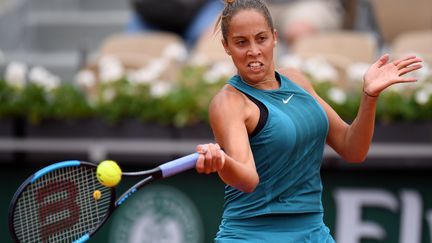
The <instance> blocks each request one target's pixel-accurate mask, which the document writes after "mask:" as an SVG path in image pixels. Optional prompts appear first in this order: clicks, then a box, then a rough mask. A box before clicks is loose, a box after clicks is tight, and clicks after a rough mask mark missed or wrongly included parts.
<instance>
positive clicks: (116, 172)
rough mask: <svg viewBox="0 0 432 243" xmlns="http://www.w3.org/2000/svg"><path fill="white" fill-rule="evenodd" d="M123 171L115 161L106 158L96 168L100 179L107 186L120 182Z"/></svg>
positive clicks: (113, 185)
mask: <svg viewBox="0 0 432 243" xmlns="http://www.w3.org/2000/svg"><path fill="white" fill-rule="evenodd" d="M121 176H122V171H121V169H120V167H119V166H118V165H117V163H116V162H115V161H112V160H104V161H102V162H101V163H100V164H99V165H98V167H97V169H96V177H97V179H98V181H99V182H100V183H101V184H102V185H104V186H107V187H115V186H117V184H119V183H120V180H121Z"/></svg>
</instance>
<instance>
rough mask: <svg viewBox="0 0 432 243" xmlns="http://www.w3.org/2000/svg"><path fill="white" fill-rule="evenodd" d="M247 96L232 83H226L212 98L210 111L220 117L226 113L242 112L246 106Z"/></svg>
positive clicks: (212, 114) (211, 114)
mask: <svg viewBox="0 0 432 243" xmlns="http://www.w3.org/2000/svg"><path fill="white" fill-rule="evenodd" d="M245 103H246V101H245V96H244V95H243V94H242V93H241V92H240V91H238V90H237V89H235V88H234V87H233V86H231V85H228V84H227V85H225V86H224V87H223V88H222V89H221V90H220V91H219V92H218V93H217V94H216V95H215V96H214V97H213V99H212V100H211V102H210V107H209V113H210V118H211V117H212V116H216V117H218V116H219V115H221V116H223V115H224V114H225V115H226V114H231V115H236V114H239V113H242V112H241V111H242V107H244V106H245Z"/></svg>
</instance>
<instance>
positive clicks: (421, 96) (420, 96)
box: [414, 89, 431, 105]
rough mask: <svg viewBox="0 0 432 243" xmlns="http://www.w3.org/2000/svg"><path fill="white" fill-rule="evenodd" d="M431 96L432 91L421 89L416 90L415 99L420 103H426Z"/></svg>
mask: <svg viewBox="0 0 432 243" xmlns="http://www.w3.org/2000/svg"><path fill="white" fill-rule="evenodd" d="M430 96H431V92H429V91H427V90H424V89H422V90H419V91H418V92H416V94H415V97H414V98H415V101H416V102H417V104H419V105H425V104H426V103H427V102H428V101H429V99H430Z"/></svg>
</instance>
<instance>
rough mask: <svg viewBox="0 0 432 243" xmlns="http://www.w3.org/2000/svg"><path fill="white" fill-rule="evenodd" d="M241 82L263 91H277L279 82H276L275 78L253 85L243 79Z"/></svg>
mask: <svg viewBox="0 0 432 243" xmlns="http://www.w3.org/2000/svg"><path fill="white" fill-rule="evenodd" d="M243 80H244V82H245V83H246V84H248V85H249V86H252V87H254V88H257V89H263V90H272V89H278V88H279V86H280V84H279V81H277V80H276V78H274V77H273V78H269V79H263V80H261V81H258V82H254V83H252V82H249V81H247V80H245V79H243Z"/></svg>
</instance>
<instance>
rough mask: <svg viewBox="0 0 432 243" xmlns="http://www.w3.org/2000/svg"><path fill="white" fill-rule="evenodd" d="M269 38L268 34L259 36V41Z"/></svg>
mask: <svg viewBox="0 0 432 243" xmlns="http://www.w3.org/2000/svg"><path fill="white" fill-rule="evenodd" d="M266 40H267V36H259V37H258V41H259V42H264V41H266Z"/></svg>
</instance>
